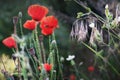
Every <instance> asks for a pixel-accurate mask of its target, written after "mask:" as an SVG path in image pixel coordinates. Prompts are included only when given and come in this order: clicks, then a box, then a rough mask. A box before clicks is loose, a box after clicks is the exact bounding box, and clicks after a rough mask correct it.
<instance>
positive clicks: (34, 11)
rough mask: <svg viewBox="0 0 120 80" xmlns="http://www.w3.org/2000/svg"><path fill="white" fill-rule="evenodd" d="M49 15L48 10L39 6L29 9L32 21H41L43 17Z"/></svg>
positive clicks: (35, 5) (32, 6)
mask: <svg viewBox="0 0 120 80" xmlns="http://www.w3.org/2000/svg"><path fill="white" fill-rule="evenodd" d="M47 13H48V9H47V8H46V7H45V6H40V5H38V4H34V5H31V6H29V7H28V14H29V16H31V17H32V19H34V20H36V21H40V20H41V19H42V18H43V17H45V16H46V14H47Z"/></svg>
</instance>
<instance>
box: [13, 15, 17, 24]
mask: <svg viewBox="0 0 120 80" xmlns="http://www.w3.org/2000/svg"><path fill="white" fill-rule="evenodd" d="M17 23H18V17H17V16H14V17H13V24H14V25H16V24H17Z"/></svg>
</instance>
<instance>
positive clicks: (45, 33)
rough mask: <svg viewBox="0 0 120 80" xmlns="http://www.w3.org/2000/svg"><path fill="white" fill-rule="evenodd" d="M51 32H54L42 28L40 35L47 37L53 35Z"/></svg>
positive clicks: (50, 29)
mask: <svg viewBox="0 0 120 80" xmlns="http://www.w3.org/2000/svg"><path fill="white" fill-rule="evenodd" d="M53 31H54V30H53V29H52V28H44V29H42V31H41V33H42V34H43V35H45V36H47V35H51V34H52V33H53Z"/></svg>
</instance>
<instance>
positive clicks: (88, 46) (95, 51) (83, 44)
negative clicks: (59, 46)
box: [82, 42, 120, 75]
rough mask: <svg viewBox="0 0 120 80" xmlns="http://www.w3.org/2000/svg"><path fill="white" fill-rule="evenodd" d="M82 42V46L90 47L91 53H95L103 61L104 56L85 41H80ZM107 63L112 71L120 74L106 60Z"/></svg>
mask: <svg viewBox="0 0 120 80" xmlns="http://www.w3.org/2000/svg"><path fill="white" fill-rule="evenodd" d="M82 44H83V45H84V46H86V47H87V48H88V49H90V50H91V51H92V52H93V53H95V54H96V55H97V56H98V57H100V58H101V59H102V60H103V61H104V57H103V56H101V55H100V54H99V53H98V52H96V51H95V50H94V49H93V48H91V47H90V46H89V45H87V44H86V43H84V42H82ZM107 64H108V65H109V66H110V67H111V68H112V69H113V71H114V72H115V73H116V74H117V75H120V73H119V72H118V71H117V70H116V69H115V68H114V67H113V66H112V65H111V63H110V62H107Z"/></svg>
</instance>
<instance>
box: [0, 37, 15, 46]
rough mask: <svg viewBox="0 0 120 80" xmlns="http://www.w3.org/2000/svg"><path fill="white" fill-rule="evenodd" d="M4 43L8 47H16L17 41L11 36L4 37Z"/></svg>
mask: <svg viewBox="0 0 120 80" xmlns="http://www.w3.org/2000/svg"><path fill="white" fill-rule="evenodd" d="M2 43H3V44H4V45H5V46H6V47H8V48H16V41H15V40H14V38H13V37H11V36H10V37H7V38H6V39H4V40H3V41H2Z"/></svg>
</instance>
